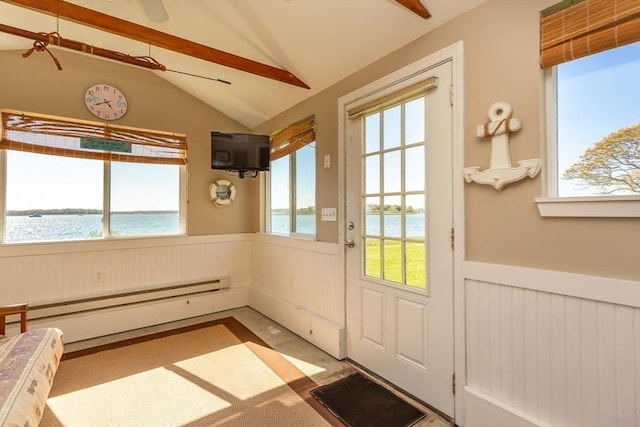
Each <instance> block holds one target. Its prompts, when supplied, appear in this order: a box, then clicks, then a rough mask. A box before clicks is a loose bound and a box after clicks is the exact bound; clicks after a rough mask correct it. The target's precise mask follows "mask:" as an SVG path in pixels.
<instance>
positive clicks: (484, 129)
mask: <svg viewBox="0 0 640 427" xmlns="http://www.w3.org/2000/svg"><path fill="white" fill-rule="evenodd" d="M512 111H513V109H512V108H511V105H510V104H509V103H507V102H496V103H495V104H493V105H492V106H491V108H489V119H490V120H491V121H489V122H487V123H485V124H483V125H480V126H478V128H477V130H476V135H477V136H478V138H486V137H489V136H490V137H491V164H490V167H489V169H485V170H483V171H480V170H479V169H480V168H479V167H478V166H472V167H468V168H464V170H463V173H464V179H465V180H466V181H467V182H471V181H473V182H477V183H478V184H491V185H493V186H494V188H495V189H496V190H502V187H504V186H505V185H507V184H509V183H511V182H515V181H519V180H521V179H522V178H524V177H525V176H529V177H530V178H535V176H536V175H538V172H540V159H528V160H521V161H519V162H518V167H515V168H514V167H511V154H510V153H509V134H510V133H511V132H515V131H518V130H520V128H521V127H522V126H521V124H520V120H518V119H512V118H511V113H512Z"/></svg>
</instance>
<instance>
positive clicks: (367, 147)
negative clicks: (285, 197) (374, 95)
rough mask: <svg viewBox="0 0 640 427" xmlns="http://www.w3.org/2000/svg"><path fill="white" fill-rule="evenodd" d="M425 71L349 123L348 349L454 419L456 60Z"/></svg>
mask: <svg viewBox="0 0 640 427" xmlns="http://www.w3.org/2000/svg"><path fill="white" fill-rule="evenodd" d="M424 74H425V78H427V80H429V81H432V82H433V81H434V80H435V81H437V85H436V87H428V88H426V90H425V89H422V88H418V91H417V92H416V91H414V90H408V89H406V90H404V93H402V94H401V96H400V98H397V99H394V97H393V96H387V97H385V99H384V101H383V103H382V104H380V105H378V106H375V105H374V106H371V105H370V104H369V103H368V104H369V105H368V108H367V109H365V110H364V112H360V113H358V114H357V115H353V113H352V117H351V118H349V119H347V120H348V122H347V127H346V144H347V148H346V151H347V159H346V165H347V168H346V169H347V173H346V179H347V186H346V201H347V208H346V223H347V230H346V233H345V235H346V239H347V242H345V245H346V246H347V249H346V251H347V255H346V271H347V334H348V346H347V353H348V357H349V358H350V359H352V360H354V361H355V362H357V363H359V364H361V365H362V366H364V367H365V368H367V369H369V370H371V371H373V372H375V373H376V374H378V375H380V376H382V377H384V378H385V379H387V380H388V381H390V382H391V383H393V384H395V385H396V386H398V387H400V388H401V389H403V390H406V391H407V392H409V393H411V394H412V395H414V396H416V397H418V398H419V399H421V400H422V401H424V402H426V403H428V404H430V405H431V406H433V407H435V408H437V409H438V410H440V411H442V412H443V413H445V414H447V415H449V416H451V417H453V415H454V396H453V391H452V375H453V366H454V355H453V348H454V339H453V250H452V247H451V233H452V227H453V225H452V224H453V213H452V212H453V196H452V174H453V171H452V107H451V104H450V89H451V75H452V64H451V61H445V62H444V63H441V64H439V65H437V66H434V67H433V68H431V69H429V70H427V72H426V73H424ZM428 77H436V78H437V79H428ZM400 86H402V84H400ZM418 86H420V85H419V84H418ZM351 243H352V244H351Z"/></svg>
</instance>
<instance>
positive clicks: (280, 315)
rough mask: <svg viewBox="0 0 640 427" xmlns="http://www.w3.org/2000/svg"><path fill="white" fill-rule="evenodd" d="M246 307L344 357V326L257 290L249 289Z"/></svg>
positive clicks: (328, 351)
mask: <svg viewBox="0 0 640 427" xmlns="http://www.w3.org/2000/svg"><path fill="white" fill-rule="evenodd" d="M249 307H251V308H253V309H254V310H256V311H258V312H259V313H262V314H263V315H265V316H267V317H269V318H270V319H272V320H274V321H276V322H278V323H280V324H281V325H282V326H284V327H286V328H287V329H289V330H290V331H292V332H294V333H295V334H297V335H299V336H300V337H302V338H304V339H305V340H307V341H309V342H310V343H312V344H314V345H315V346H317V347H319V348H320V349H322V350H324V351H326V352H327V353H329V354H330V355H331V356H333V357H335V358H336V359H344V358H345V357H346V353H347V349H346V329H345V327H344V326H341V325H337V324H335V323H333V322H331V321H328V320H326V319H323V318H322V317H319V316H317V315H316V314H314V313H312V312H309V311H308V310H305V309H303V308H301V307H298V306H296V305H294V304H292V303H290V302H288V301H286V300H283V299H282V298H278V297H276V296H274V295H271V294H269V293H267V292H264V291H262V290H260V289H256V288H250V289H249Z"/></svg>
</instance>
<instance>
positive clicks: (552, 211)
mask: <svg viewBox="0 0 640 427" xmlns="http://www.w3.org/2000/svg"><path fill="white" fill-rule="evenodd" d="M535 200H536V204H537V205H538V211H539V212H540V216H542V217H593V218H640V196H607V197H558V198H547V197H538V198H536V199H535Z"/></svg>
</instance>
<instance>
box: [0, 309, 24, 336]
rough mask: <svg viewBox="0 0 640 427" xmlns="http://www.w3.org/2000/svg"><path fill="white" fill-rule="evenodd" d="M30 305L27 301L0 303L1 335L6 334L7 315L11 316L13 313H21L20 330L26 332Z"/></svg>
mask: <svg viewBox="0 0 640 427" xmlns="http://www.w3.org/2000/svg"><path fill="white" fill-rule="evenodd" d="M28 307H29V305H28V304H27V303H20V304H11V305H0V335H5V332H6V316H10V315H12V314H19V315H20V332H21V333H22V332H26V331H27V310H28Z"/></svg>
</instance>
